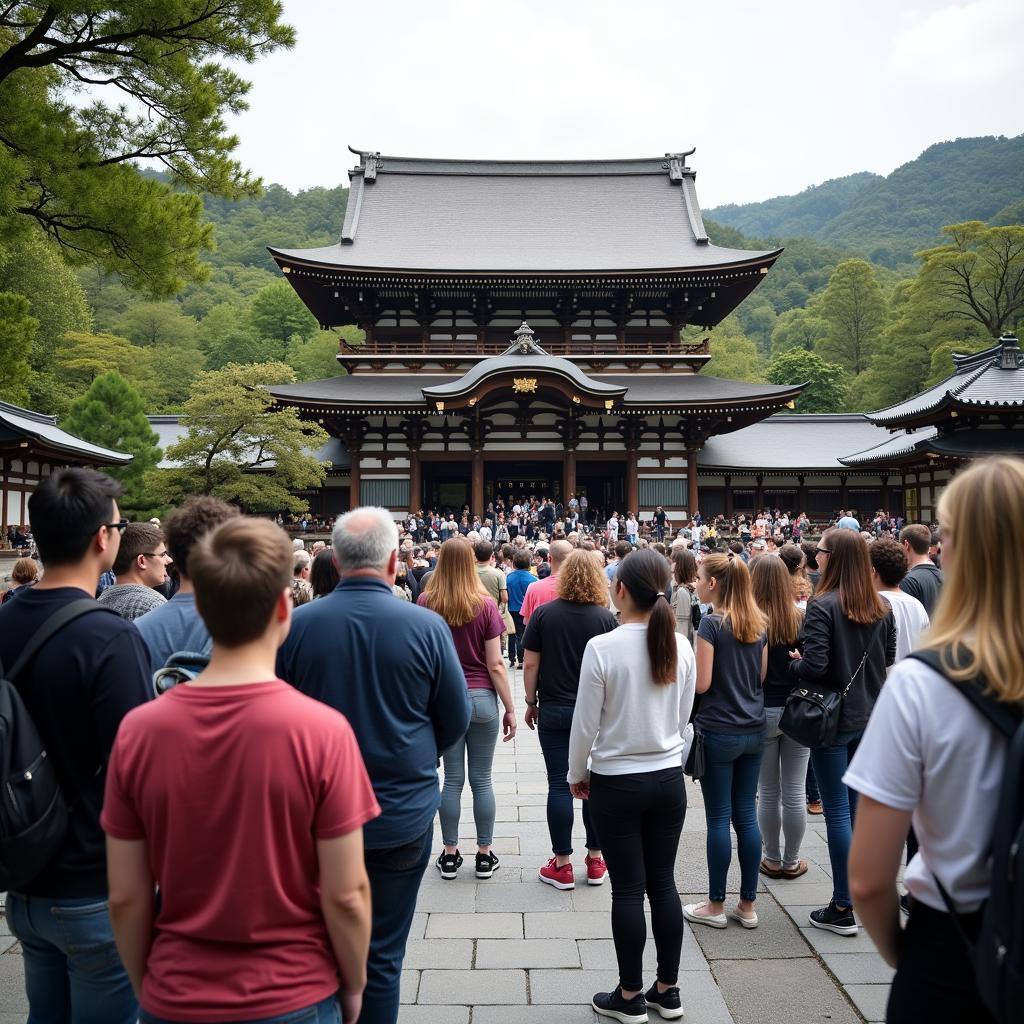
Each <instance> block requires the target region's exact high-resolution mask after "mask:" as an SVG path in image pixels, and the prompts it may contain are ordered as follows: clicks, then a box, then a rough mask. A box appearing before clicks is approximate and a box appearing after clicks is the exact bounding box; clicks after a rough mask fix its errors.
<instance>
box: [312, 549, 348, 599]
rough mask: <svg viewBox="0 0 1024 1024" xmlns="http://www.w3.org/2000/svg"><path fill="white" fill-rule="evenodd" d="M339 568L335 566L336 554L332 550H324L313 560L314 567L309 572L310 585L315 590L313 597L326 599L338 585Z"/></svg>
mask: <svg viewBox="0 0 1024 1024" xmlns="http://www.w3.org/2000/svg"><path fill="white" fill-rule="evenodd" d="M340 578H341V577H339V576H338V567H337V566H336V565H335V564H334V552H333V551H331V549H330V548H326V547H325V548H323V549H321V550H320V551H318V552H317V553H316V556H315V557H314V558H313V565H312V567H311V568H310V570H309V585H310V587H311V588H312V590H313V597H314V599H315V598H318V597H326V596H327V595H328V594H329V593H331V591H333V590H334V588H335V587H336V586H337V585H338V580H339V579H340Z"/></svg>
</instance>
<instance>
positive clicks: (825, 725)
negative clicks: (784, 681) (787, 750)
mask: <svg viewBox="0 0 1024 1024" xmlns="http://www.w3.org/2000/svg"><path fill="white" fill-rule="evenodd" d="M867 660H868V652H867V651H865V652H864V656H863V657H862V658H861V659H860V664H859V665H858V666H857V667H856V669H854V672H853V675H852V676H850V681H849V682H848V683H847V684H846V687H845V689H843V690H842V692H839V691H836V690H826V689H812V688H811V687H805V686H799V687H796V688H794V689H793V690H790V693H789V696H788V697H787V698H786V707H785V708H784V710H783V712H782V718H781V719H780V720H779V730H780V731H781V732H782V733H783V734H785V735H786V736H788V737H789V738H790V739H791V740H794V741H795V742H796V743H799V744H800V745H801V746H804V747H810V748H811V750H821V749H822V748H823V747H831V746H832V745H833V744H834V743H835V741H836V735H837V734H838V733H839V719H840V718H841V717H842V712H843V700H844V699H845V697H846V695H847V694H848V693H849V692H850V687H851V686H853V682H854V680H855V679H856V678H857V676H859V675H860V673H861V669H863V668H864V665H865V663H866V662H867Z"/></svg>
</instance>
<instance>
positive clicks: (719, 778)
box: [683, 555, 769, 928]
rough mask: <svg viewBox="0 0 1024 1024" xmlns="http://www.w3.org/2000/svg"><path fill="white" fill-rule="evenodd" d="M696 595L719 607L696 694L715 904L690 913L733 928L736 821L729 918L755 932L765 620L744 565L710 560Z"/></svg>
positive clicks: (706, 627) (694, 906) (700, 649)
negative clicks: (732, 836)
mask: <svg viewBox="0 0 1024 1024" xmlns="http://www.w3.org/2000/svg"><path fill="white" fill-rule="evenodd" d="M763 557H765V558H767V557H769V556H767V555H765V556H763ZM697 596H698V597H699V598H700V600H701V603H702V604H710V605H712V607H713V608H714V612H713V613H712V614H711V615H705V616H703V617H702V618H701V620H700V626H699V627H698V629H697V651H696V655H697V692H698V693H699V694H701V695H702V696H701V701H700V709H699V710H698V711H697V716H696V718H695V719H694V725H695V727H696V728H697V729H698V730H699V731H700V732H701V733H702V735H703V741H704V757H705V769H704V775H703V776H702V778H701V780H700V786H701V790H702V791H703V793H704V817H705V820H706V822H707V857H708V898H707V899H706V900H705V901H704V902H703V903H691V904H689V905H687V906H686V907H684V908H683V914H684V915H685V916H686V919H687V920H688V921H690V922H692V923H694V924H705V925H709V926H710V927H712V928H724V927H725V926H726V925H727V924H728V919H727V917H726V913H725V879H726V875H727V874H728V872H729V861H730V860H731V859H732V841H731V839H730V838H729V821H730V819H731V820H732V825H733V828H734V829H735V830H736V852H737V854H738V856H739V862H740V899H739V903H738V904H737V905H736V908H735V909H734V910H732V911H730V912H729V915H728V916H729V917H731V918H732V919H733V920H735V921H738V922H739V923H740V924H741V925H743V927H744V928H756V927H757V913H756V912H755V910H754V901H755V900H756V899H757V882H758V869H759V866H760V863H761V832H760V830H759V829H758V827H757V811H756V810H755V803H756V795H757V780H758V776H759V775H760V773H761V751H762V748H763V746H764V736H765V729H766V718H765V711H764V690H763V688H762V687H763V683H764V677H765V675H766V674H767V671H768V647H767V644H766V640H765V625H766V620H765V617H764V615H763V614H762V612H761V610H760V609H759V608H758V607H757V604H756V602H755V601H754V592H753V589H752V587H751V584H750V573H749V571H748V570H747V567H746V565H744V563H743V561H742V559H739V558H729V557H728V556H726V555H709V556H708V557H707V558H705V559H704V561H703V562H701V564H700V569H699V570H698V572H697Z"/></svg>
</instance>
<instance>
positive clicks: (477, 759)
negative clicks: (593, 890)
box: [419, 541, 516, 881]
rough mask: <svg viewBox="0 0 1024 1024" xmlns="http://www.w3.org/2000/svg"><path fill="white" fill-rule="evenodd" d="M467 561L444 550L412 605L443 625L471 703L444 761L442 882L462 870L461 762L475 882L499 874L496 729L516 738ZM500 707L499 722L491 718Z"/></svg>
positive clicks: (484, 603) (498, 623) (491, 626)
mask: <svg viewBox="0 0 1024 1024" xmlns="http://www.w3.org/2000/svg"><path fill="white" fill-rule="evenodd" d="M485 546H486V547H487V548H490V546H491V545H490V544H487V543H486V542H484V541H481V542H480V543H479V544H478V545H477V546H476V557H477V558H478V559H479V557H480V554H481V553H482V551H483V548H484V547H485ZM473 557H474V552H473V550H471V549H470V548H469V547H468V546H467V545H465V544H445V545H443V546H442V548H441V554H440V556H439V557H438V559H437V567H436V568H435V569H434V572H433V573H432V574H431V577H430V582H429V583H428V584H427V587H426V590H425V591H424V592H423V594H421V595H420V598H419V603H420V604H421V605H423V606H424V607H425V608H429V609H430V610H431V611H434V612H437V614H438V615H440V616H441V618H442V619H444V621H445V622H446V623H448V628H449V629H450V630H451V633H452V640H453V641H454V642H455V650H456V651H457V652H458V655H459V663H460V664H461V665H462V671H463V673H464V674H465V677H466V686H467V687H468V689H469V697H470V702H471V703H472V715H471V716H470V720H469V726H468V728H467V729H466V731H465V732H464V734H463V735H462V736H461V737H459V738H458V739H457V740H456V741H455V742H454V743H453V744H452V745H451V746H450V747H448V749H446V750H445V751H444V753H443V756H444V788H443V789H442V791H441V808H440V816H441V840H442V842H443V843H444V849H443V850H442V851H441V853H440V855H439V856H438V858H437V867H438V870H439V871H440V872H441V877H442V878H444V879H446V880H448V881H451V880H452V879H454V878H456V877H457V876H458V873H459V868H460V867H461V866H462V855H461V854H460V853H459V818H460V816H461V803H462V789H463V787H464V786H465V783H466V763H467V761H468V763H469V787H470V789H471V790H472V791H473V820H474V823H475V825H476V843H477V852H476V861H475V867H476V877H477V878H490V877H491V875H493V874H494V872H495V871H497V869H498V858H497V857H496V856H495V854H494V851H493V850H492V849H491V846H492V844H493V840H494V816H495V813H496V810H495V806H494V785H493V783H492V781H491V766H492V764H493V762H494V748H495V744H496V743H497V740H498V732H499V728H500V731H501V733H502V737H503V740H504V742H506V743H507V742H508V741H509V740H511V739H513V738H514V737H515V734H516V713H515V706H514V705H513V703H512V690H511V688H510V687H509V684H508V676H507V675H506V673H505V661H504V658H503V657H502V654H501V635H502V633H503V632H504V629H505V625H504V623H503V621H502V618H501V615H500V614H499V612H498V606H497V604H496V602H495V601H494V598H492V597H491V596H490V594H488V593H487V589H486V586H485V585H484V582H483V580H482V579H481V577H480V574H479V572H478V571H477V566H478V565H479V562H477V563H474V560H473ZM488 558H490V555H488ZM499 575H500V573H499ZM499 700H500V701H501V705H502V707H503V708H504V709H505V710H504V714H502V713H501V712H499V710H498V702H499Z"/></svg>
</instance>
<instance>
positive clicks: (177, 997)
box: [100, 679, 380, 1021]
mask: <svg viewBox="0 0 1024 1024" xmlns="http://www.w3.org/2000/svg"><path fill="white" fill-rule="evenodd" d="M378 814H380V808H379V807H378V806H377V801H376V799H375V798H374V795H373V788H372V786H371V785H370V780H369V778H368V776H367V774H366V769H365V767H364V765H363V760H362V757H361V756H360V753H359V748H358V746H357V744H356V740H355V736H354V734H353V732H352V729H351V727H350V726H349V724H348V721H347V720H346V719H345V718H344V717H343V716H342V715H340V714H339V713H338V712H337V711H335V710H333V709H332V708H329V707H327V706H326V705H325V704H321V703H319V702H318V701H315V700H312V699H311V698H309V697H305V696H303V695H302V694H300V693H299V692H298V691H297V690H295V689H293V688H292V687H291V686H289V685H288V684H287V683H284V682H282V681H281V680H279V679H278V680H274V681H273V682H267V683H255V684H252V685H248V686H218V687H201V686H190V685H184V686H176V687H175V688H174V689H173V690H171V691H169V692H168V693H167V694H165V695H164V696H162V697H161V698H160V699H159V700H155V701H152V702H150V703H148V704H143V705H142V706H141V707H138V708H136V709H135V710H133V711H131V712H129V713H128V715H127V716H126V717H125V718H124V720H123V721H122V722H121V726H120V729H119V730H118V733H117V739H116V740H115V742H114V749H113V751H112V753H111V759H110V766H109V771H108V774H107V785H106V796H105V799H104V805H103V814H102V817H101V819H100V821H101V824H102V826H103V828H104V830H105V831H106V832H107V833H108V834H109V835H111V836H113V837H115V838H117V839H125V840H140V839H142V840H145V841H146V844H147V849H148V853H149V866H150V871H151V872H152V874H153V877H154V878H155V879H156V881H157V884H158V885H159V887H160V910H159V913H158V914H157V917H156V921H155V923H154V927H153V945H152V947H151V948H150V951H149V958H148V960H147V962H146V975H145V978H144V980H143V985H142V1006H143V1009H145V1010H146V1012H147V1013H151V1014H153V1015H154V1016H157V1017H165V1018H169V1019H170V1020H179V1021H235V1020H239V1019H242V1020H249V1019H252V1018H260V1017H275V1016H279V1015H282V1014H286V1013H291V1012H293V1011H295V1010H299V1009H302V1008H303V1007H306V1006H311V1005H313V1004H315V1003H317V1002H319V1001H320V1000H322V999H326V998H327V997H328V996H329V995H331V993H333V992H335V991H337V989H338V987H339V978H338V968H337V964H336V962H335V959H334V955H333V952H332V950H331V944H330V939H329V937H328V934H327V927H326V925H325V923H324V919H323V915H322V913H321V911H320V896H319V890H318V888H317V880H318V867H317V852H316V841H317V840H318V839H332V838H336V837H337V836H342V835H345V834H347V833H349V832H352V831H354V830H355V829H357V828H360V827H361V826H362V825H363V824H365V823H366V822H367V821H369V820H370V819H371V818H375V817H376V816H377V815H378Z"/></svg>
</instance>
